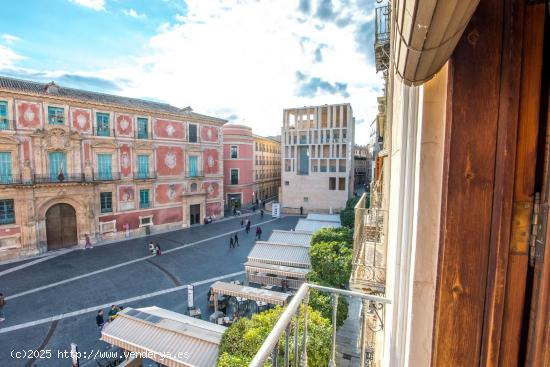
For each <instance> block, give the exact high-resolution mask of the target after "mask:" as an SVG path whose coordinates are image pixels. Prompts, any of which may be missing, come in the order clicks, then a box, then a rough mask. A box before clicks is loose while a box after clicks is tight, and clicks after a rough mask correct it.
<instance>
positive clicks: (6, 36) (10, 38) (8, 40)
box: [2, 33, 19, 43]
mask: <svg viewBox="0 0 550 367" xmlns="http://www.w3.org/2000/svg"><path fill="white" fill-rule="evenodd" d="M2 38H3V39H4V41H5V42H6V43H14V42H15V41H19V37H17V36H14V35H11V34H7V33H4V34H3V35H2Z"/></svg>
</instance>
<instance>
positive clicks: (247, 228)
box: [246, 219, 250, 234]
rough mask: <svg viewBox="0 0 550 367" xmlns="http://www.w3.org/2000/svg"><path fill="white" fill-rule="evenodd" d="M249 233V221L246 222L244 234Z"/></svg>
mask: <svg viewBox="0 0 550 367" xmlns="http://www.w3.org/2000/svg"><path fill="white" fill-rule="evenodd" d="M249 232H250V219H247V220H246V234H248V233H249Z"/></svg>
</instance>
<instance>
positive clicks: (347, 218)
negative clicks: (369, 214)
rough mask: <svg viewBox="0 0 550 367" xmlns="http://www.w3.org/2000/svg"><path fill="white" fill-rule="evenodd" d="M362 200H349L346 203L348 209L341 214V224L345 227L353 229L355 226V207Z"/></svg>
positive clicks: (354, 198)
mask: <svg viewBox="0 0 550 367" xmlns="http://www.w3.org/2000/svg"><path fill="white" fill-rule="evenodd" d="M359 200H360V198H356V197H353V198H349V199H348V201H347V202H346V208H345V209H344V210H342V211H341V212H340V223H342V225H343V226H345V227H349V228H353V227H354V224H355V206H356V205H357V203H358V202H359Z"/></svg>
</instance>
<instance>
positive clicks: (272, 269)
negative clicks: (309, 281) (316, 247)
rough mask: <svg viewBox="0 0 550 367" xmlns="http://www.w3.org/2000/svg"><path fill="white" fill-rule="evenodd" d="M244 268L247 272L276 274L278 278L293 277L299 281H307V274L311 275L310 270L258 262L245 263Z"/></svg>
mask: <svg viewBox="0 0 550 367" xmlns="http://www.w3.org/2000/svg"><path fill="white" fill-rule="evenodd" d="M244 268H245V270H246V271H247V272H258V273H266V274H274V275H278V276H283V277H292V278H298V279H305V278H306V276H307V274H308V273H309V270H308V269H304V268H294V267H290V266H282V265H273V264H266V263H261V262H257V261H247V262H245V263H244Z"/></svg>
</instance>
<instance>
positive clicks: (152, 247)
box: [147, 241, 157, 255]
mask: <svg viewBox="0 0 550 367" xmlns="http://www.w3.org/2000/svg"><path fill="white" fill-rule="evenodd" d="M147 249H148V251H149V253H150V254H151V255H154V254H155V253H156V252H157V249H156V247H155V244H154V243H153V241H150V242H149V244H148V245H147Z"/></svg>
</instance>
